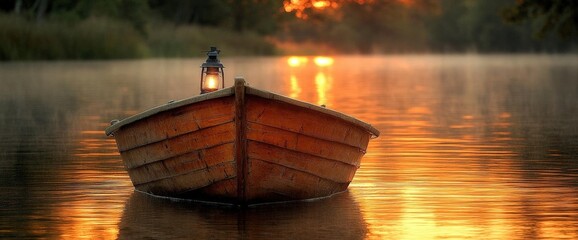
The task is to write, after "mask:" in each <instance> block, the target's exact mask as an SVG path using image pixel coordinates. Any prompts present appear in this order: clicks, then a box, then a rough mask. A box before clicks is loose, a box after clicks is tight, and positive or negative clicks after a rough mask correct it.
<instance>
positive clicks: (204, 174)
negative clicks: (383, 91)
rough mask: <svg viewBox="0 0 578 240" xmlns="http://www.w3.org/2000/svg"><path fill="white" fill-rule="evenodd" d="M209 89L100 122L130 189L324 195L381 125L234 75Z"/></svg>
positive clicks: (247, 197) (244, 198)
mask: <svg viewBox="0 0 578 240" xmlns="http://www.w3.org/2000/svg"><path fill="white" fill-rule="evenodd" d="M211 94H212V95H211ZM211 94H206V95H207V96H204V95H203V96H201V97H202V98H196V99H195V98H193V99H189V100H185V101H181V102H177V103H169V104H167V105H165V106H161V107H158V108H156V109H152V110H149V111H147V112H145V113H143V114H140V115H137V116H133V117H132V118H129V119H126V120H123V121H121V122H119V123H116V124H114V125H113V126H111V127H109V129H107V134H110V135H114V137H115V139H116V142H117V146H118V149H119V152H120V154H121V157H122V159H123V162H124V164H125V166H126V168H127V171H128V174H129V176H130V178H131V181H132V183H133V185H134V186H135V188H136V189H137V190H139V191H142V192H146V193H150V194H153V195H159V196H167V197H177V198H187V199H194V200H202V201H211V202H221V203H230V204H238V205H249V204H258V203H265V202H277V201H290V200H302V199H310V198H319V197H325V196H330V195H333V194H335V193H338V192H342V191H345V190H346V189H347V187H348V185H349V183H350V182H351V181H352V179H353V177H354V175H355V172H356V171H357V169H358V168H359V166H360V161H361V158H362V157H363V155H364V154H365V151H366V149H367V144H368V142H369V140H370V138H371V137H372V136H377V135H378V134H379V132H378V131H377V130H375V129H374V128H372V127H371V126H370V125H368V124H364V123H363V122H361V121H359V120H356V119H353V118H351V117H348V116H346V115H343V114H339V113H336V112H333V111H331V110H326V109H324V108H321V107H317V106H313V105H311V104H308V103H304V102H299V101H296V100H292V99H288V98H285V97H282V96H279V95H276V94H273V93H269V92H264V91H260V90H257V89H253V88H249V87H246V86H245V85H244V81H242V80H238V81H236V83H235V87H233V88H229V89H224V90H221V91H220V92H217V93H211Z"/></svg>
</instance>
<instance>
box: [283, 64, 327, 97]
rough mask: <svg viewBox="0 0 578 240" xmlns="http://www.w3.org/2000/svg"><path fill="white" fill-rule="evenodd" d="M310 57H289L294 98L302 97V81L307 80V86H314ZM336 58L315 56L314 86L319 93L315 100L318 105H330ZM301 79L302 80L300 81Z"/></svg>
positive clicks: (291, 91)
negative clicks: (333, 68) (332, 68)
mask: <svg viewBox="0 0 578 240" xmlns="http://www.w3.org/2000/svg"><path fill="white" fill-rule="evenodd" d="M308 62H309V57H304V56H291V57H288V58H287V65H288V66H289V68H290V75H289V83H290V94H289V96H290V97H292V98H300V93H301V91H302V89H301V87H300V82H305V84H304V85H305V87H307V88H310V87H312V84H310V82H312V80H313V79H312V78H311V73H312V69H313V67H312V66H308V65H307V63H308ZM333 62H334V58H332V57H325V56H316V57H313V63H314V64H315V65H316V66H317V68H316V71H315V77H314V80H313V82H314V84H315V85H314V86H315V89H316V93H317V95H316V96H317V99H316V101H314V102H315V103H316V104H317V105H324V106H326V105H330V104H331V102H330V101H329V99H328V98H329V95H328V94H327V93H329V92H330V91H331V87H332V84H333V73H332V71H331V68H330V67H331V66H332V65H333ZM300 80H301V81H300Z"/></svg>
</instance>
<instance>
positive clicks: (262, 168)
mask: <svg viewBox="0 0 578 240" xmlns="http://www.w3.org/2000/svg"><path fill="white" fill-rule="evenodd" d="M249 162H250V164H249V165H250V166H249V169H250V171H249V175H248V176H247V189H246V194H247V201H248V202H249V203H253V202H259V201H283V200H284V201H287V200H297V199H308V198H317V197H323V196H329V195H331V194H334V193H338V192H342V191H345V190H346V189H347V186H349V183H336V182H333V181H329V180H326V179H323V178H319V177H317V176H315V175H312V174H308V173H304V172H301V171H296V170H293V169H289V168H286V167H283V166H280V165H277V164H272V163H268V162H263V161H260V160H257V159H249Z"/></svg>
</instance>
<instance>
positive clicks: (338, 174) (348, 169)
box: [247, 141, 358, 183]
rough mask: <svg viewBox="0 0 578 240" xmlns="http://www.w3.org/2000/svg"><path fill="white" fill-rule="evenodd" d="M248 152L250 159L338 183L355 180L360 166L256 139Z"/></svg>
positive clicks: (250, 143)
mask: <svg viewBox="0 0 578 240" xmlns="http://www.w3.org/2000/svg"><path fill="white" fill-rule="evenodd" d="M247 153H248V157H249V158H250V159H257V160H260V161H264V162H268V163H273V164H277V165H281V166H284V167H287V168H290V169H294V170H296V171H302V172H305V173H309V174H312V175H315V176H318V177H320V178H323V179H327V180H331V181H334V182H337V183H349V182H351V180H353V176H354V175H355V171H357V169H358V167H357V166H355V165H349V164H345V163H343V162H339V161H335V160H331V159H325V158H320V157H316V156H313V155H309V154H304V153H301V152H296V151H291V150H288V149H284V148H280V147H276V146H273V145H269V144H264V143H260V142H255V141H248V143H247Z"/></svg>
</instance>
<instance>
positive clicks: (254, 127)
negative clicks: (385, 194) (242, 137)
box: [247, 122, 365, 166]
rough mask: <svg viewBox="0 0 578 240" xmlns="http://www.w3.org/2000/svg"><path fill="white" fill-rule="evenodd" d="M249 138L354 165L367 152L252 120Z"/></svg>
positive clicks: (248, 130)
mask: <svg viewBox="0 0 578 240" xmlns="http://www.w3.org/2000/svg"><path fill="white" fill-rule="evenodd" d="M247 139H248V140H252V141H257V142H262V143H266V144H270V145H274V146H277V147H281V148H286V149H289V150H292V151H297V152H302V153H306V154H310V155H314V156H317V157H321V158H326V159H331V160H335V161H340V162H343V163H346V164H349V165H354V166H359V165H360V161H361V157H363V155H364V154H365V151H363V150H362V149H359V148H356V147H352V146H349V145H345V144H342V143H338V142H332V141H328V140H323V139H318V138H313V137H310V136H305V135H301V134H299V133H295V132H290V131H286V130H283V129H279V128H274V127H269V126H265V125H260V124H256V123H251V122H248V123H247Z"/></svg>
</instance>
